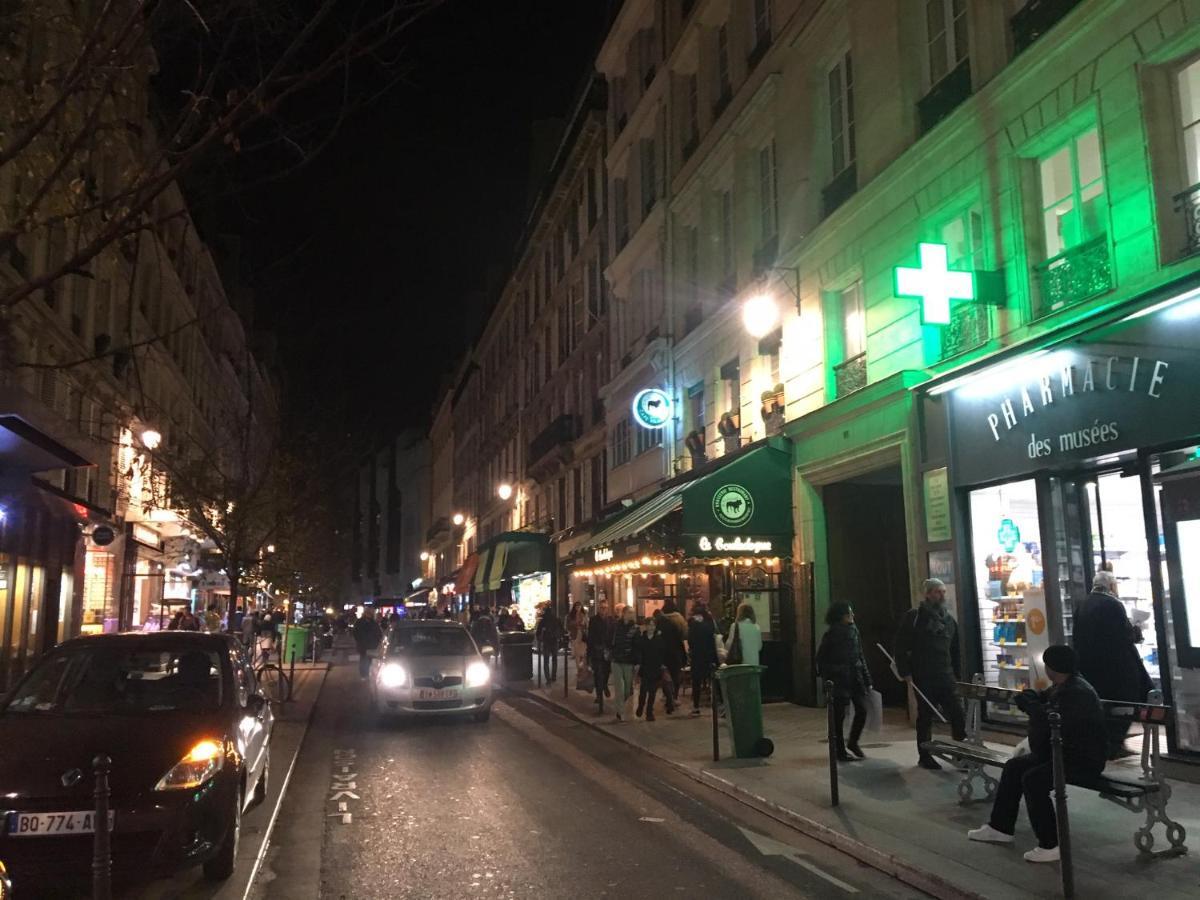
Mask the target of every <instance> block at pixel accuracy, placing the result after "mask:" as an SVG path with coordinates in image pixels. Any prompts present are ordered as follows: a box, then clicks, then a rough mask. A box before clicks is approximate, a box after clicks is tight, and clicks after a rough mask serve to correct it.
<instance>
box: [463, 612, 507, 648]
mask: <svg viewBox="0 0 1200 900" xmlns="http://www.w3.org/2000/svg"><path fill="white" fill-rule="evenodd" d="M470 630H471V637H473V638H475V643H476V644H478V645H479V649H481V650H482V649H483V648H484V647H491V648H492V650H493V652H495V653H498V652H499V651H500V632H499V630H498V629H497V628H496V623H495V621H494V620H493V619H492V616H491V614H490V613H489V612H488V611H487V610H486V609H480V610H478V611H477V614H476V616H475V619H474V621H473V622H471V629H470Z"/></svg>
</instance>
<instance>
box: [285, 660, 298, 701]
mask: <svg viewBox="0 0 1200 900" xmlns="http://www.w3.org/2000/svg"><path fill="white" fill-rule="evenodd" d="M288 681H289V682H290V686H289V689H288V692H287V696H286V697H284V698H283V700H284V702H285V703H287V702H290V701H291V699H292V691H291V688H292V687H295V686H296V651H295V649H294V648H293V650H292V662H291V665H290V666H289V667H288Z"/></svg>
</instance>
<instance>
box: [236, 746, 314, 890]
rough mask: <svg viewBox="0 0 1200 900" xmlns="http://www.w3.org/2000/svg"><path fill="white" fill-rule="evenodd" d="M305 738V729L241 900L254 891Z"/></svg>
mask: <svg viewBox="0 0 1200 900" xmlns="http://www.w3.org/2000/svg"><path fill="white" fill-rule="evenodd" d="M310 725H311V723H310ZM307 736H308V729H307V728H305V731H304V734H303V735H302V736H301V738H300V743H299V744H297V745H296V752H295V753H293V754H292V761H291V763H289V764H288V770H287V772H286V773H285V774H284V776H283V784H281V785H280V786H279V799H278V800H276V801H275V809H273V810H272V811H271V820H270V821H269V822H267V830H266V834H265V835H263V842H262V847H260V848H259V850H258V856H257V857H256V858H255V860H254V868H253V869H251V870H250V879H249V880H248V881H247V882H246V892H245V893H244V894H242V900H248V898H249V896H250V892H251V891H252V890H254V882H255V881H256V880H257V878H258V870H259V869H261V868H262V864H263V860H264V859H266V858H267V849H268V848H269V847H270V846H271V834H272V833H273V832H274V830H275V820H276V819H278V818H279V810H281V809H283V798H284V797H286V796H287V789H288V784H289V783H290V782H291V780H292V772H294V771H295V769H296V761H297V760H298V759H300V750H301V749H302V748H303V747H304V738H306V737H307Z"/></svg>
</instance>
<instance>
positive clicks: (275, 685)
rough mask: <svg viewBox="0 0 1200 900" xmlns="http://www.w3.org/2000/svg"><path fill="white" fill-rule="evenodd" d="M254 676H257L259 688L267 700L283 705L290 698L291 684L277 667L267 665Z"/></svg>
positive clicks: (270, 664)
mask: <svg viewBox="0 0 1200 900" xmlns="http://www.w3.org/2000/svg"><path fill="white" fill-rule="evenodd" d="M255 674H256V675H257V676H258V684H259V687H260V688H262V692H263V694H264V695H265V696H266V698H267V699H268V700H272V701H274V702H275V703H283V702H284V701H285V700H287V699H289V698H290V697H291V696H292V683H291V681H289V680H288V677H287V675H286V674H284V671H283V669H281V668H279V666H276V665H274V664H272V663H267V664H266V665H264V666H261V667H260V668H259V669H258V671H257V672H256V673H255Z"/></svg>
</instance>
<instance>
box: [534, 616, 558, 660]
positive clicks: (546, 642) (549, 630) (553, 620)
mask: <svg viewBox="0 0 1200 900" xmlns="http://www.w3.org/2000/svg"><path fill="white" fill-rule="evenodd" d="M534 634H535V635H536V637H537V640H538V643H539V644H540V645H541V646H543V647H548V648H550V649H555V650H556V649H558V646H559V644H561V643H562V634H563V629H562V620H561V619H559V617H558V615H557V614H556V613H555V612H554V610H553V609H550V608H549V607H547V608H546V611H545V612H543V613H542V616H541V618H540V619H538V623H537V627H536V629H535V630H534Z"/></svg>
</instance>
